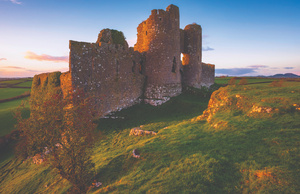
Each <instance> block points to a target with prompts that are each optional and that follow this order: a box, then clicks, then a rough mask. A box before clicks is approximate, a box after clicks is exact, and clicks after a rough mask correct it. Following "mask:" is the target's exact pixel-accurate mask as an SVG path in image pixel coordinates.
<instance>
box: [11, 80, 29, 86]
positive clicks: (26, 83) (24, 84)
mask: <svg viewBox="0 0 300 194" xmlns="http://www.w3.org/2000/svg"><path fill="white" fill-rule="evenodd" d="M31 85H32V81H27V82H24V83H20V84H17V85H15V86H17V87H31Z"/></svg>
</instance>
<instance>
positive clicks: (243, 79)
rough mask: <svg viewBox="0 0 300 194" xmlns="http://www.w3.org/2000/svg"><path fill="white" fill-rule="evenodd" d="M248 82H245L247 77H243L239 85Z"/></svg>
mask: <svg viewBox="0 0 300 194" xmlns="http://www.w3.org/2000/svg"><path fill="white" fill-rule="evenodd" d="M247 83H248V82H247V79H246V78H245V77H243V78H242V79H241V80H240V82H239V85H246V84H247Z"/></svg>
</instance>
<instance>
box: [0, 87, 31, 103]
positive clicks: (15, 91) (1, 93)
mask: <svg viewBox="0 0 300 194" xmlns="http://www.w3.org/2000/svg"><path fill="white" fill-rule="evenodd" d="M27 91H30V89H26V88H0V100H2V99H7V98H12V97H15V96H19V95H21V94H23V93H24V92H27Z"/></svg>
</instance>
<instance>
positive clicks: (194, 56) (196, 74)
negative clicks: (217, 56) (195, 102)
mask: <svg viewBox="0 0 300 194" xmlns="http://www.w3.org/2000/svg"><path fill="white" fill-rule="evenodd" d="M183 36H184V38H183V40H184V42H183V51H182V53H183V58H182V65H183V76H182V84H183V86H190V87H195V88H201V86H202V85H201V75H202V29H201V26H199V25H197V24H190V25H187V26H186V27H185V28H184V31H183Z"/></svg>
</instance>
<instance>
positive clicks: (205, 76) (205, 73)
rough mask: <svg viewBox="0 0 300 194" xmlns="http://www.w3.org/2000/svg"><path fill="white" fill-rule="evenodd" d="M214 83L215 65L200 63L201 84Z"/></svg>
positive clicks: (209, 84)
mask: <svg viewBox="0 0 300 194" xmlns="http://www.w3.org/2000/svg"><path fill="white" fill-rule="evenodd" d="M214 83H215V65H212V64H207V63H202V74H201V85H202V86H206V87H209V86H211V85H213V84H214Z"/></svg>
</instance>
